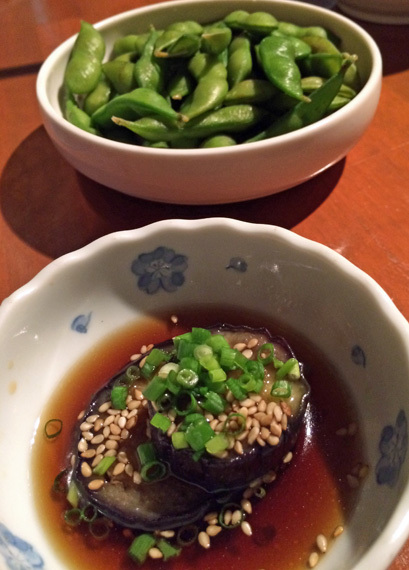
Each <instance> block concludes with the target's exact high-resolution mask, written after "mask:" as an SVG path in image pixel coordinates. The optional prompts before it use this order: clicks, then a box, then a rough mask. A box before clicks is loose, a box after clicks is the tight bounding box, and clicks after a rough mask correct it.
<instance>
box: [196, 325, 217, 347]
mask: <svg viewBox="0 0 409 570" xmlns="http://www.w3.org/2000/svg"><path fill="white" fill-rule="evenodd" d="M211 336H212V333H211V332H210V331H209V329H202V328H199V327H193V328H192V342H194V343H196V344H204V343H205V342H206V341H207V340H209V338H210V337H211Z"/></svg>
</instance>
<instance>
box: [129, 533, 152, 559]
mask: <svg viewBox="0 0 409 570" xmlns="http://www.w3.org/2000/svg"><path fill="white" fill-rule="evenodd" d="M155 542H156V539H155V538H154V536H153V535H152V534H147V533H144V534H140V535H139V536H137V537H136V538H134V540H133V541H132V544H131V546H130V547H129V549H128V554H129V556H130V557H131V558H132V560H134V561H135V562H138V563H139V564H143V563H144V562H145V560H146V558H147V556H148V552H149V550H150V549H151V548H152V547H153V546H154V545H155Z"/></svg>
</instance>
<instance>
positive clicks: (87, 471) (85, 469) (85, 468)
mask: <svg viewBox="0 0 409 570" xmlns="http://www.w3.org/2000/svg"><path fill="white" fill-rule="evenodd" d="M81 474H82V475H83V476H84V477H91V475H92V469H91V466H90V465H89V463H87V462H86V461H83V462H82V463H81Z"/></svg>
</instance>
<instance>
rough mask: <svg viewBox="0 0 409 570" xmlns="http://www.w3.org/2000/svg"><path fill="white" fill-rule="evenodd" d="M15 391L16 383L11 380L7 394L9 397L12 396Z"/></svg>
mask: <svg viewBox="0 0 409 570" xmlns="http://www.w3.org/2000/svg"><path fill="white" fill-rule="evenodd" d="M16 390H17V382H16V381H15V380H12V381H11V382H9V385H8V393H9V394H10V396H12V395H13V394H15V393H16Z"/></svg>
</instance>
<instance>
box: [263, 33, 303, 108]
mask: <svg viewBox="0 0 409 570" xmlns="http://www.w3.org/2000/svg"><path fill="white" fill-rule="evenodd" d="M294 55H295V54H294V48H293V46H292V43H291V41H290V40H288V39H287V38H285V37H280V36H273V35H271V36H268V37H266V38H264V39H263V40H261V42H260V44H259V57H260V61H261V65H262V67H263V70H264V73H265V74H266V77H267V78H268V80H269V81H271V83H272V84H273V85H275V86H276V87H277V88H278V89H280V91H283V93H286V94H287V95H289V96H290V97H294V99H298V100H299V101H302V100H305V95H304V94H303V91H302V87H301V73H300V70H299V68H298V66H297V64H296V63H295V59H294Z"/></svg>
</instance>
